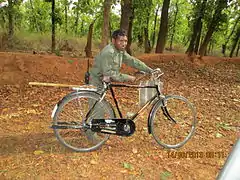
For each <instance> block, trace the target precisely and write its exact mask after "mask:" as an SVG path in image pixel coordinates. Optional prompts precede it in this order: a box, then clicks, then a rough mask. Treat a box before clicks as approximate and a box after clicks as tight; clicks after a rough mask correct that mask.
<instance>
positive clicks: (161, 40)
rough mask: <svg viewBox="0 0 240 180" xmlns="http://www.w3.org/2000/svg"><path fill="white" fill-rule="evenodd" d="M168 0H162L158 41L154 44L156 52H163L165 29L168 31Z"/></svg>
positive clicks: (165, 37) (165, 36) (165, 38)
mask: <svg viewBox="0 0 240 180" xmlns="http://www.w3.org/2000/svg"><path fill="white" fill-rule="evenodd" d="M169 4H170V0H164V2H163V8H162V14H161V23H160V30H159V33H158V41H157V46H156V53H163V51H164V47H165V44H166V40H167V31H168V9H169Z"/></svg>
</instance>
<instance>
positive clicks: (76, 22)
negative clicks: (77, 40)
mask: <svg viewBox="0 0 240 180" xmlns="http://www.w3.org/2000/svg"><path fill="white" fill-rule="evenodd" d="M80 1H81V0H78V2H77V16H76V20H75V24H74V27H75V34H76V35H77V34H78V21H79V12H80V11H79V6H80Z"/></svg>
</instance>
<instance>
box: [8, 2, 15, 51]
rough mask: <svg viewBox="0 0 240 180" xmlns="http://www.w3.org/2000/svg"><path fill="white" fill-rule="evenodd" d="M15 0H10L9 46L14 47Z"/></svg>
mask: <svg viewBox="0 0 240 180" xmlns="http://www.w3.org/2000/svg"><path fill="white" fill-rule="evenodd" d="M13 16H14V13H13V2H12V0H8V47H9V48H12V47H13V34H14V22H13Z"/></svg>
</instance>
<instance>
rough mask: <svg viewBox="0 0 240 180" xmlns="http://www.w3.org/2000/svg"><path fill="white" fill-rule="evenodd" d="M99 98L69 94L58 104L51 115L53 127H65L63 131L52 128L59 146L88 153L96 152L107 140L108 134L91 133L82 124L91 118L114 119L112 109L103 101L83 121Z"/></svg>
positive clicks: (94, 94)
mask: <svg viewBox="0 0 240 180" xmlns="http://www.w3.org/2000/svg"><path fill="white" fill-rule="evenodd" d="M99 98H100V95H98V94H97V93H95V92H91V91H82V92H74V93H71V94H69V95H67V96H65V97H64V98H63V99H62V100H61V101H60V102H59V103H58V105H57V109H56V111H55V113H54V115H53V125H55V126H59V125H60V126H61V125H62V124H64V127H67V128H65V129H61V128H54V133H55V136H56V137H57V139H58V140H59V141H60V143H61V144H63V145H64V146H66V147H68V148H70V149H72V150H74V151H78V152H88V151H93V150H96V149H97V148H99V147H100V146H102V145H103V144H104V143H105V142H106V141H107V140H108V138H109V135H108V134H103V133H97V132H92V131H91V129H90V128H86V126H84V124H83V122H85V123H88V122H89V121H91V119H92V118H100V119H106V118H114V117H115V115H114V112H113V110H112V107H111V106H110V104H109V103H108V102H107V101H105V100H104V99H103V100H102V101H101V102H98V103H97V104H96V106H95V108H94V110H93V112H92V113H91V114H90V115H89V118H88V119H85V117H86V115H87V112H88V110H89V109H90V108H91V107H92V106H93V104H94V103H95V102H96V101H97V100H99ZM90 106H91V107H90ZM84 120H86V121H84ZM68 126H69V127H68ZM72 127H73V128H72ZM74 127H77V128H74Z"/></svg>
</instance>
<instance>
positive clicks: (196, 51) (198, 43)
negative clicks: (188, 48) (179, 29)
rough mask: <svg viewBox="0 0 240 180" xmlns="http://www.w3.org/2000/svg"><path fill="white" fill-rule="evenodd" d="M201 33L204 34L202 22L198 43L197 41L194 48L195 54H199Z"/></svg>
mask: <svg viewBox="0 0 240 180" xmlns="http://www.w3.org/2000/svg"><path fill="white" fill-rule="evenodd" d="M201 34H202V22H201V23H200V28H199V32H198V35H197V39H196V43H195V48H194V52H195V54H198V51H199V46H200V40H201Z"/></svg>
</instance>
